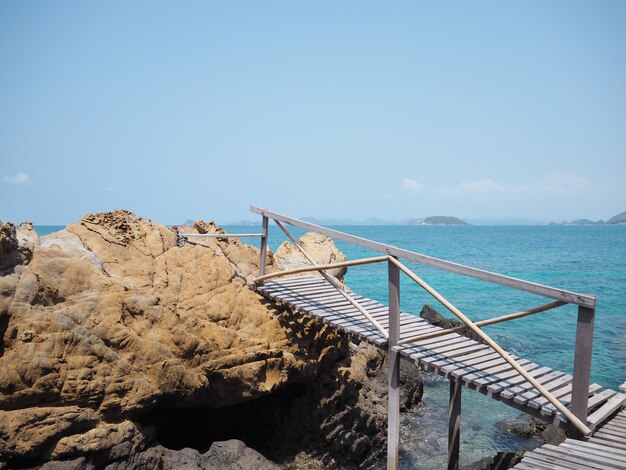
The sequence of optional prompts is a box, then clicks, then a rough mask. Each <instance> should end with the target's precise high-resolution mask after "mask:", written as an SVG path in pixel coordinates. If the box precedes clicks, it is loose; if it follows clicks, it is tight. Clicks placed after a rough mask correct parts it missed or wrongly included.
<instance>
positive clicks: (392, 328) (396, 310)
mask: <svg viewBox="0 0 626 470" xmlns="http://www.w3.org/2000/svg"><path fill="white" fill-rule="evenodd" d="M387 264H388V269H389V278H388V282H389V343H388V344H389V391H388V398H389V401H388V410H387V470H396V469H397V468H398V465H399V457H400V454H399V452H400V354H399V353H398V351H397V349H396V346H397V344H398V340H399V339H400V269H399V268H398V266H396V265H395V264H393V263H391V262H388V263H387Z"/></svg>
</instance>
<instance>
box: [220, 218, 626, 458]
mask: <svg viewBox="0 0 626 470" xmlns="http://www.w3.org/2000/svg"><path fill="white" fill-rule="evenodd" d="M333 228H335V229H337V230H340V231H344V232H348V233H351V234H354V235H358V236H361V237H365V238H369V239H372V240H376V241H379V242H383V243H387V244H391V245H396V246H400V247H402V248H406V249H409V250H413V251H417V252H420V253H424V254H428V255H431V256H435V257H438V258H444V259H448V260H451V261H455V262H458V263H462V264H467V265H470V266H474V267H478V268H481V269H486V270H489V271H494V272H498V273H501V274H506V275H509V276H513V277H518V278H521V279H526V280H529V281H533V282H538V283H541V284H547V285H550V286H554V287H561V288H564V289H568V290H573V291H576V292H582V293H589V294H593V295H596V296H597V299H598V302H597V310H596V323H595V337H594V338H595V339H594V350H593V366H592V377H591V378H592V381H594V382H597V383H599V384H602V385H604V386H607V387H610V388H613V389H616V388H617V387H618V386H619V385H620V384H622V383H623V382H624V381H625V380H626V227H623V226H621V227H620V226H602V227H580V226H578V227H577V226H439V227H434V226H348V227H333ZM227 230H228V231H229V232H232V233H237V232H239V233H242V232H250V231H251V230H250V228H249V227H234V226H233V227H227ZM293 233H294V234H297V235H298V236H299V235H301V234H302V233H303V232H302V231H300V230H298V229H295V228H294V229H293ZM284 240H285V236H284V235H283V234H282V232H280V230H279V229H278V228H277V227H270V242H269V245H270V248H272V249H273V250H275V249H276V248H277V247H278V245H279V244H280V243H281V242H282V241H284ZM336 243H337V246H338V247H339V249H340V250H341V251H343V252H344V253H345V254H346V255H347V256H348V258H350V259H357V258H364V257H369V256H372V255H375V254H376V253H375V252H372V251H370V250H367V249H363V248H360V247H356V246H354V245H350V244H348V243H344V242H341V241H337V242H336ZM407 264H408V265H409V267H410V268H411V269H412V270H413V271H414V272H415V273H417V274H418V275H419V276H420V277H422V278H423V279H424V280H425V281H426V282H428V283H429V284H430V285H431V286H432V287H434V288H435V289H436V290H438V291H439V292H440V293H441V294H442V295H444V297H446V298H447V299H448V300H450V301H451V302H452V303H453V304H454V305H456V306H457V307H458V308H459V309H460V310H461V311H463V312H464V313H465V314H466V315H468V316H469V317H470V318H471V319H473V320H482V319H486V318H490V317H494V316H499V315H503V314H506V313H512V312H516V311H520V310H525V309H527V308H531V307H534V306H538V305H541V304H543V303H547V302H548V301H549V299H545V298H543V297H539V296H535V295H532V294H528V293H525V292H518V291H515V290H512V289H508V288H505V287H501V286H496V285H493V284H489V283H485V282H482V281H478V280H475V279H469V278H465V277H463V276H459V275H457V274H453V273H448V272H445V271H440V270H437V269H434V268H428V267H424V266H422V265H418V264H416V263H407ZM346 283H347V284H348V285H349V286H350V287H351V288H352V289H353V290H355V291H357V292H358V293H360V294H362V295H365V296H367V297H371V298H375V299H377V300H379V301H381V302H383V303H386V301H387V267H386V266H385V265H384V264H378V265H366V266H358V267H352V268H349V271H348V274H347V276H346ZM424 303H430V304H431V305H433V306H434V307H435V308H437V309H438V310H439V311H440V312H441V313H442V314H445V315H446V316H448V317H450V316H451V314H449V313H447V312H446V311H445V309H444V308H443V307H440V306H439V305H437V302H436V301H434V300H433V299H432V298H430V297H429V296H428V294H426V293H424V292H423V291H422V290H421V289H420V288H419V287H418V286H417V285H415V283H413V281H411V280H410V279H408V278H406V277H403V279H402V284H401V307H402V309H403V310H404V311H408V312H413V313H416V314H419V311H420V310H421V308H422V306H423V305H424ZM576 314H577V310H576V307H574V306H565V307H561V308H559V309H556V310H551V311H549V312H544V313H540V314H537V315H533V316H530V317H527V318H523V319H519V320H515V321H511V322H507V323H502V324H499V325H493V326H490V327H486V329H485V330H486V331H487V332H488V333H489V334H490V335H491V336H492V337H493V338H494V339H495V340H496V341H497V342H498V343H499V344H501V345H502V346H503V347H505V348H507V349H508V350H509V351H511V352H513V353H515V354H518V355H521V356H524V357H527V358H530V359H532V360H535V361H537V362H539V363H541V364H544V365H548V366H551V367H553V368H557V369H559V370H563V371H568V372H571V371H572V367H573V361H574V339H575V329H576ZM425 380H426V387H425V396H424V403H425V405H426V406H425V408H424V409H423V410H421V411H419V412H418V413H414V414H410V415H405V416H403V422H402V429H401V449H402V456H401V467H402V468H406V469H432V468H445V467H446V452H447V418H448V416H447V414H448V403H447V400H448V382H447V381H445V380H443V379H441V378H439V377H435V376H433V375H428V376H426V378H425ZM462 400H463V413H462V424H461V426H462V431H461V464H462V465H468V464H470V463H472V462H475V461H477V460H480V459H481V458H484V457H490V456H493V455H494V454H495V453H497V452H498V451H507V450H509V451H511V450H513V451H514V450H518V449H522V448H533V447H535V446H537V445H539V441H538V440H537V439H534V438H521V437H516V436H511V435H509V434H507V433H505V432H502V431H500V430H499V429H498V428H496V427H495V423H497V422H498V421H500V420H503V419H506V418H511V417H514V416H517V415H518V414H519V412H517V411H516V410H514V409H512V408H509V407H507V406H506V405H503V404H501V403H499V402H496V401H495V400H491V399H489V398H487V397H485V396H483V395H481V394H479V393H476V392H474V391H471V390H466V389H464V390H463V398H462Z"/></svg>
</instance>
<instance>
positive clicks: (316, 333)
mask: <svg viewBox="0 0 626 470" xmlns="http://www.w3.org/2000/svg"><path fill="white" fill-rule="evenodd" d="M190 230H192V231H193V232H197V233H221V229H220V228H219V227H217V226H216V225H215V224H214V223H212V222H210V223H205V222H198V223H196V224H195V225H194V226H193V228H190ZM305 238H306V237H305ZM303 244H304V245H305V246H308V247H309V248H311V246H312V245H311V244H310V243H308V242H307V240H306V239H305V240H303ZM314 245H315V246H316V247H317V248H318V249H313V250H311V254H312V255H314V256H315V257H316V261H317V262H319V263H328V262H333V261H337V260H340V259H345V257H343V255H342V254H341V253H339V252H338V250H336V248H335V247H334V244H332V241H330V240H328V239H326V241H320V240H318V239H317V238H315V242H314ZM324 246H327V248H323V247H324ZM283 251H287V248H285V249H284V250H283ZM342 257H343V258H342ZM280 259H281V260H285V259H287V258H286V257H281V258H280ZM283 262H284V261H283ZM258 263H259V251H258V250H257V249H256V248H254V247H252V246H249V245H245V244H243V243H242V242H240V241H239V240H237V239H232V238H229V239H226V238H224V239H220V238H217V239H216V238H194V237H189V239H188V241H187V243H180V240H179V237H178V234H177V233H176V230H175V229H172V228H168V227H165V226H163V225H160V224H157V223H154V222H152V221H150V220H148V219H143V218H140V217H137V216H135V215H134V214H132V213H130V212H127V211H115V212H109V213H100V214H92V215H87V216H85V217H83V219H81V220H80V222H78V223H76V224H72V225H69V226H67V227H66V228H65V229H64V230H61V231H59V232H56V233H53V234H51V235H48V236H44V237H41V238H40V239H37V236H36V234H35V233H34V231H33V229H32V225H29V224H23V225H22V226H20V228H19V229H16V228H15V227H14V226H13V225H12V224H2V223H0V266H1V269H2V270H1V271H0V468H3V466H4V467H7V468H11V467H13V466H17V467H20V466H22V467H26V466H33V465H40V464H42V463H44V462H50V463H49V464H48V465H52V466H54V465H57V464H59V465H63V464H68V465H69V463H70V462H73V464H72V465H78V467H76V468H88V467H89V466H93V465H95V466H96V467H98V468H100V467H102V466H103V465H113V464H115V465H117V466H114V467H112V468H148V467H145V466H144V467H142V465H143V464H141V462H140V461H137V466H135V467H133V466H132V465H131V464H132V461H131V460H129V459H130V458H131V456H137V455H144V456H147V457H146V458H148V457H149V459H153V458H156V457H154V456H155V455H157V454H158V455H165V454H167V455H170V454H168V452H169V451H168V452H165V451H163V452H165V453H163V452H161V451H160V450H158V449H157V450H154V449H155V447H154V445H155V444H156V441H155V430H154V429H153V428H152V427H151V426H150V425H146V426H144V425H143V424H142V417H143V416H145V415H146V414H147V413H150V412H151V411H152V410H155V409H167V408H180V409H189V408H192V409H193V408H194V407H197V408H198V409H222V408H228V407H229V406H231V407H232V406H236V405H239V404H242V403H247V402H252V401H253V400H255V399H258V398H261V397H265V396H269V395H272V394H274V393H275V392H277V391H280V390H283V389H285V388H288V387H289V386H292V385H293V384H302V385H305V387H304V390H305V392H304V393H302V394H301V396H300V398H299V400H300V401H298V400H297V399H296V400H292V401H291V402H290V404H289V405H288V406H287V408H288V410H287V411H288V412H286V413H284V416H285V417H284V418H283V417H281V418H280V419H283V421H284V422H281V421H280V419H278V418H276V417H273V419H274V421H275V422H281V423H282V424H283V425H284V426H285V427H286V429H285V432H286V433H289V432H292V433H293V434H296V433H297V431H296V430H297V429H299V430H301V431H302V430H304V431H305V432H304V434H305V435H306V436H308V437H307V439H308V440H307V439H304V438H303V440H301V442H299V443H300V444H306V445H308V444H310V442H309V441H311V440H313V441H315V442H317V443H318V445H319V446H320V448H321V449H323V448H324V447H325V446H327V444H329V443H331V442H332V443H333V446H334V447H333V448H334V450H336V451H337V453H338V455H342V456H344V457H345V458H350V459H353V460H354V459H360V458H364V456H365V455H366V454H367V453H368V452H369V451H370V447H371V446H372V444H373V442H375V441H377V440H380V439H381V438H382V437H381V436H382V433H384V423H381V421H382V418H381V416H377V415H376V410H369V409H368V406H369V405H368V404H371V401H368V400H367V399H364V398H363V393H362V391H361V389H362V387H363V385H362V383H361V382H360V381H359V380H360V379H362V377H360V375H363V374H368V373H370V371H371V370H374V369H376V368H378V369H380V366H381V364H380V363H381V357H382V355H381V353H380V352H378V351H377V350H375V348H374V349H372V347H369V348H370V349H367V348H368V347H366V346H363V348H362V349H363V350H362V351H361V353H360V356H359V355H356V356H358V357H361V359H360V360H355V362H354V364H353V363H352V362H353V361H352V358H353V356H352V355H351V354H350V351H349V349H348V341H347V339H346V338H345V337H344V336H342V335H340V334H338V333H337V332H336V331H335V330H333V329H332V328H329V327H327V326H324V325H322V324H320V323H318V322H315V321H313V320H311V319H309V318H307V317H303V316H302V315H297V314H295V313H293V312H288V311H284V309H282V308H281V307H278V306H276V305H273V304H272V303H270V302H268V301H266V300H265V299H262V298H261V297H260V296H259V295H258V294H256V293H255V292H254V291H252V290H251V289H250V288H249V286H248V284H247V283H248V282H249V281H250V279H251V277H252V276H254V275H256V273H258ZM267 263H268V270H269V271H271V270H273V269H282V268H284V266H285V265H284V264H281V265H280V266H279V267H275V266H274V256H273V255H272V253H268V259H267ZM336 274H337V275H339V274H340V273H336ZM364 351H365V352H364ZM356 356H355V357H356ZM363 357H368V358H369V359H363ZM364 400H365V404H363V401H364ZM289 407H291V408H289ZM333 407H335V408H333ZM303 411H304V412H307V413H309V415H310V416H308V417H304V418H303V419H302V418H301V417H300V416H299V413H300V412H303ZM339 412H341V413H340V414H338V413H339ZM290 413H291V414H290ZM273 414H276V413H275V412H273ZM272 416H273V415H272ZM383 416H384V415H383ZM289 420H291V421H289ZM289 426H291V427H292V429H291V430H290V429H289ZM307 426H309V428H307ZM296 443H298V442H296ZM209 444H210V443H209ZM146 449H148V450H149V453H148V454H145V452H147V451H146ZM150 449H152V450H150ZM297 451H298V449H294V453H295V452H297ZM159 452H161V453H160V454H159ZM172 452H176V451H172ZM194 455H195V454H194ZM198 455H201V456H202V455H205V456H206V453H205V454H202V453H198ZM211 455H212V454H211ZM196 457H197V456H196ZM196 457H194V458H196ZM159 458H163V459H166V460H167V459H168V458H169V459H170V460H171V459H174V458H178V457H172V456H171V455H170V457H167V458H166V457H159ZM180 458H182V457H180ZM204 458H205V457H201V458H200V457H198V459H200V460H198V461H202V459H204ZM196 460H197V459H196ZM340 460H341V458H340ZM327 461H329V462H330V463H332V461H333V458H330V460H328V458H327ZM55 462H56V463H55ZM59 462H60V463H59ZM163 462H165V460H163ZM124 465H126V467H125V466H124ZM164 465H165V464H164ZM331 466H332V465H331ZM50 468H53V467H50ZM55 468H56V467H55ZM58 468H61V467H58ZM163 468H167V466H165V467H163ZM189 468H195V467H189ZM232 468H239V467H232Z"/></svg>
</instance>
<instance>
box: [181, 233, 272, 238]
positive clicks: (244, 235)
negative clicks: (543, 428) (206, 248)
mask: <svg viewBox="0 0 626 470" xmlns="http://www.w3.org/2000/svg"><path fill="white" fill-rule="evenodd" d="M178 236H179V237H185V238H188V237H194V238H259V237H262V236H263V234H262V233H179V234H178Z"/></svg>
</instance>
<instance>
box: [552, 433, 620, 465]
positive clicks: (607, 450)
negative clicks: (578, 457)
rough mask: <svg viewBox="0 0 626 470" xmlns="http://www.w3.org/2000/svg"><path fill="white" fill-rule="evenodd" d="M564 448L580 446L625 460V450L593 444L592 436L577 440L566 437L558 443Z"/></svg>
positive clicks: (599, 453)
mask: <svg viewBox="0 0 626 470" xmlns="http://www.w3.org/2000/svg"><path fill="white" fill-rule="evenodd" d="M560 445H561V446H562V447H565V448H572V447H573V448H580V449H583V450H586V451H587V452H594V453H596V454H598V455H604V454H607V455H612V456H615V457H618V458H620V459H622V460H624V461H625V462H626V451H624V450H620V449H616V448H614V447H610V446H606V445H603V444H595V443H594V442H593V438H592V439H591V440H589V441H578V440H575V439H571V438H568V439H566V440H565V441H563V442H562V443H561V444H560Z"/></svg>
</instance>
